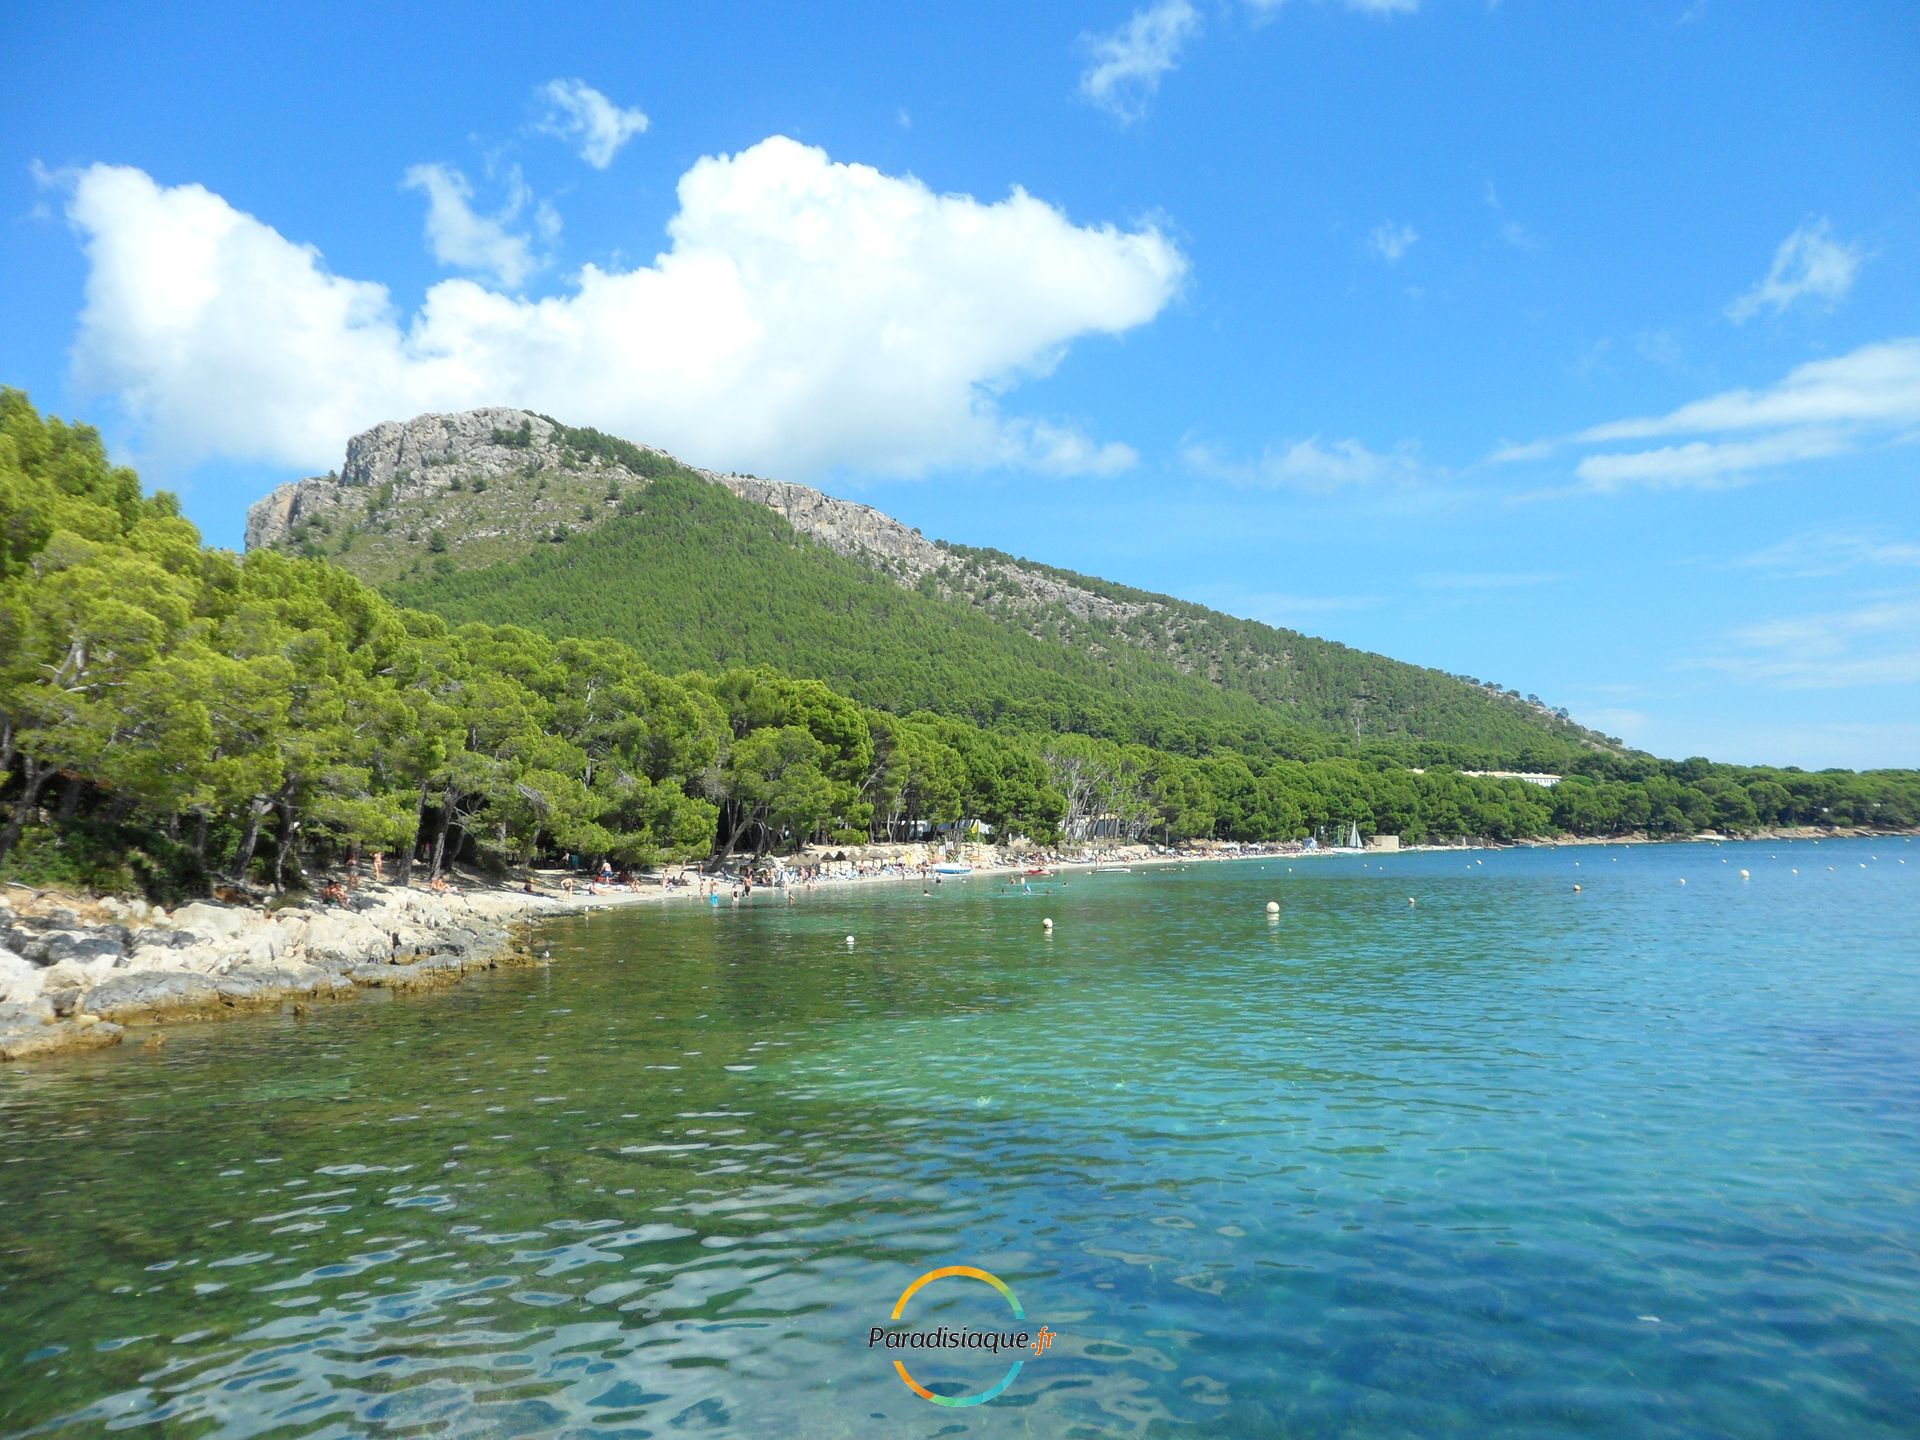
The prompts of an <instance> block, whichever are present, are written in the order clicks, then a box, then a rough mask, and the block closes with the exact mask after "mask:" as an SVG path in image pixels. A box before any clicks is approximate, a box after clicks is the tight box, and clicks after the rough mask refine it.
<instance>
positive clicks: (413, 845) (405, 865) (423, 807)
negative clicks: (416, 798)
mask: <svg viewBox="0 0 1920 1440" xmlns="http://www.w3.org/2000/svg"><path fill="white" fill-rule="evenodd" d="M426 823H427V782H426V781H424V780H422V781H421V782H420V803H419V804H417V805H415V806H414V807H413V834H412V836H410V837H409V838H408V840H407V843H406V845H405V847H404V848H403V849H402V850H401V852H400V874H399V876H398V877H397V878H398V880H399V882H400V888H401V889H402V890H404V889H406V888H407V886H409V885H411V884H413V855H414V852H415V851H416V850H418V849H419V848H420V831H421V829H422V827H424V826H425V825H426Z"/></svg>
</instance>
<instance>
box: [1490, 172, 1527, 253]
mask: <svg viewBox="0 0 1920 1440" xmlns="http://www.w3.org/2000/svg"><path fill="white" fill-rule="evenodd" d="M1485 197H1486V202H1487V208H1488V209H1489V210H1491V211H1493V214H1494V218H1495V219H1496V220H1498V221H1499V222H1500V238H1501V239H1502V240H1504V241H1506V242H1507V244H1509V245H1511V246H1512V247H1513V248H1514V249H1516V250H1538V249H1539V248H1540V237H1539V236H1537V235H1535V234H1534V233H1533V231H1531V230H1529V229H1528V228H1527V227H1526V226H1525V225H1522V224H1521V223H1520V222H1519V221H1518V220H1515V219H1514V218H1513V217H1512V216H1511V215H1509V214H1507V207H1506V206H1505V205H1502V204H1501V203H1500V191H1499V190H1498V189H1497V188H1496V187H1495V186H1494V183H1493V181H1491V180H1489V181H1487V188H1486V191H1485Z"/></svg>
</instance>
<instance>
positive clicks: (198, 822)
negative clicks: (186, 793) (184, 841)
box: [192, 810, 207, 865]
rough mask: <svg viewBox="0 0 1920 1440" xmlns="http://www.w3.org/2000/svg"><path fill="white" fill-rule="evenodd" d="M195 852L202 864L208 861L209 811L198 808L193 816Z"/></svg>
mask: <svg viewBox="0 0 1920 1440" xmlns="http://www.w3.org/2000/svg"><path fill="white" fill-rule="evenodd" d="M192 843H193V853H194V857H195V858H196V859H197V860H199V862H200V863H201V864H202V865H205V864H206V863H207V812H206V811H204V810H198V811H195V812H194V816H193V842H192Z"/></svg>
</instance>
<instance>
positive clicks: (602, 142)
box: [534, 80, 649, 170]
mask: <svg viewBox="0 0 1920 1440" xmlns="http://www.w3.org/2000/svg"><path fill="white" fill-rule="evenodd" d="M534 93H535V97H536V98H537V99H538V100H539V101H540V103H541V105H542V107H543V108H542V111H541V114H540V118H539V119H538V120H537V121H536V122H535V123H534V128H535V129H537V130H538V131H540V133H541V134H543V135H554V136H557V137H559V138H560V139H562V140H566V141H568V142H570V143H571V144H572V145H573V147H574V150H575V151H576V152H577V153H578V154H579V156H580V158H581V159H582V160H584V161H586V162H587V164H589V165H591V166H592V167H593V168H594V169H596V170H604V169H606V168H607V167H608V166H609V165H611V164H613V157H614V155H615V154H617V153H618V152H619V149H620V147H621V146H622V145H624V144H626V143H627V141H629V140H631V139H632V138H633V137H634V136H636V135H643V134H645V133H646V129H647V125H648V123H649V122H648V120H647V116H646V112H645V111H643V110H641V109H640V108H639V107H638V106H632V107H627V106H620V105H616V104H614V103H613V101H611V100H609V99H608V98H607V97H606V96H604V95H602V94H601V93H600V92H599V91H598V90H596V89H594V88H593V87H592V86H591V85H589V84H587V82H586V81H584V80H549V81H548V82H547V83H546V84H544V85H542V86H541V87H540V88H539V89H538V90H537V91H535V92H534Z"/></svg>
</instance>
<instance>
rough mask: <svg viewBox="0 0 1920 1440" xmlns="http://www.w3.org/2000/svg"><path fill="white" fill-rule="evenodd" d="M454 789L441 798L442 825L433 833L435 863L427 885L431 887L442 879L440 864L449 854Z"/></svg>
mask: <svg viewBox="0 0 1920 1440" xmlns="http://www.w3.org/2000/svg"><path fill="white" fill-rule="evenodd" d="M453 797H454V789H453V787H452V786H451V785H449V786H448V787H447V791H446V793H445V794H444V795H442V796H441V797H440V823H439V825H438V826H436V827H435V828H434V832H433V863H432V865H431V866H430V867H428V870H427V883H428V884H429V885H431V884H432V883H433V882H434V881H436V880H438V879H439V878H440V862H441V860H442V859H444V858H445V857H446V853H447V831H448V829H449V828H451V826H452V825H453Z"/></svg>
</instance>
